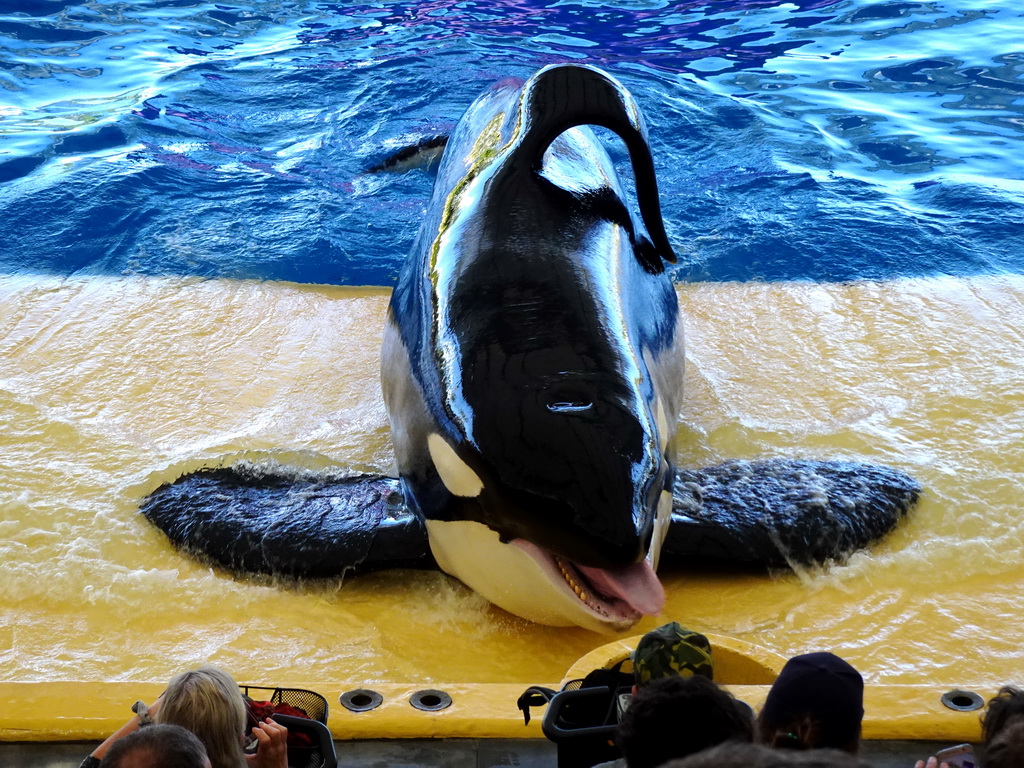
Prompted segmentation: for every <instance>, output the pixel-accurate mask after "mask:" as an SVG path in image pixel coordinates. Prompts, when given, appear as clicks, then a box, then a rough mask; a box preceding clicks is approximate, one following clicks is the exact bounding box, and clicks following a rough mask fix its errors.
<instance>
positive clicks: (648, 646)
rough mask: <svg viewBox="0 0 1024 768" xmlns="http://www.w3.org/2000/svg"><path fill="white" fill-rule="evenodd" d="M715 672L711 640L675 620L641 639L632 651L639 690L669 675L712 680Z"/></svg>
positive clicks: (634, 676)
mask: <svg viewBox="0 0 1024 768" xmlns="http://www.w3.org/2000/svg"><path fill="white" fill-rule="evenodd" d="M713 672H714V670H713V667H712V664H711V643H709V642H708V639H707V638H706V637H704V635H702V634H700V633H699V632H694V631H692V630H689V629H686V628H684V627H681V626H679V624H677V623H676V622H674V621H673V622H670V623H668V624H665V625H664V626H662V627H658V628H657V629H652V630H651V631H650V632H648V633H647V634H646V635H644V636H643V637H641V638H640V642H639V643H637V646H636V650H635V651H634V652H633V678H634V680H635V681H636V685H637V687H638V688H639V687H641V686H643V685H646V684H647V683H649V682H650V681H651V680H657V679H658V678H659V677H668V676H670V675H679V676H680V677H689V676H690V675H704V677H706V678H708V679H711V678H712V677H713Z"/></svg>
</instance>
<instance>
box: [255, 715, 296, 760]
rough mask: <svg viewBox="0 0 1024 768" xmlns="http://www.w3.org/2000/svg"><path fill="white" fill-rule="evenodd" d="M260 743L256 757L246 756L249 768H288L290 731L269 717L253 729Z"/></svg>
mask: <svg viewBox="0 0 1024 768" xmlns="http://www.w3.org/2000/svg"><path fill="white" fill-rule="evenodd" d="M252 735H253V736H254V737H255V738H256V741H258V742H259V745H258V746H257V748H256V754H255V755H246V756H245V760H246V762H247V763H249V768H288V729H287V728H285V727H284V726H283V725H281V724H280V723H275V722H274V721H273V720H271V719H270V718H269V717H268V718H267V719H266V720H264V721H263V722H262V723H259V724H258V725H254V726H253V728H252Z"/></svg>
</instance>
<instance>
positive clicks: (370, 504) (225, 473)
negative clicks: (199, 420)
mask: <svg viewBox="0 0 1024 768" xmlns="http://www.w3.org/2000/svg"><path fill="white" fill-rule="evenodd" d="M141 512H142V514H144V515H145V516H146V517H147V518H148V519H149V520H150V522H152V523H153V524H154V525H156V526H157V527H158V528H160V529H161V530H162V531H163V532H164V533H166V534H167V536H168V537H169V538H170V540H171V542H172V543H173V544H174V545H175V546H177V547H180V548H181V549H183V550H185V551H186V552H189V553H190V554H193V555H197V556H198V557H200V558H201V559H203V560H207V561H209V562H212V563H214V564H216V565H220V566H222V567H224V568H227V569H228V570H230V571H234V572H237V573H261V574H273V575H277V576H288V577H295V578H314V579H315V578H331V577H336V576H342V575H344V574H346V573H351V572H356V573H360V572H366V571H372V570H377V569H381V568H401V567H409V568H430V567H435V566H434V561H433V558H432V556H431V555H430V548H429V546H428V544H427V535H426V531H425V529H424V528H423V524H422V523H421V522H420V520H419V519H418V518H417V517H415V516H414V515H413V514H411V513H410V512H409V511H408V510H407V509H406V507H405V504H404V502H403V499H402V494H401V491H400V489H399V482H398V480H396V479H394V478H391V477H384V476H381V475H359V476H356V477H347V478H344V479H323V478H317V477H315V476H312V475H301V474H297V473H294V472H292V473H289V472H287V471H286V470H284V469H283V468H282V469H280V470H267V469H266V468H264V467H261V466H258V465H251V464H246V463H241V464H236V465H234V466H230V467H218V468H211V469H202V470H199V471H198V472H193V473H191V474H188V475H185V476H183V477H180V478H178V479H177V480H175V481H174V482H171V483H167V484H165V485H162V486H160V487H159V488H157V489H156V490H155V491H154V492H153V493H152V494H150V495H149V496H148V497H147V498H146V499H145V500H144V501H143V503H142V505H141Z"/></svg>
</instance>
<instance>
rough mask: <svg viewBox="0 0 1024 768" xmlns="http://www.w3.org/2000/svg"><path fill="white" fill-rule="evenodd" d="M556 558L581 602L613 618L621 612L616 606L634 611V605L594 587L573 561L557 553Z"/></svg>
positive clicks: (563, 574) (566, 581) (563, 575)
mask: <svg viewBox="0 0 1024 768" xmlns="http://www.w3.org/2000/svg"><path fill="white" fill-rule="evenodd" d="M554 560H555V564H556V565H557V566H558V570H559V571H561V572H562V578H564V579H565V583H566V584H568V585H569V588H570V589H571V590H572V591H573V592H575V593H576V597H578V598H579V599H580V602H582V603H583V604H584V605H585V606H587V608H589V609H590V610H592V611H594V612H595V613H599V614H601V615H602V616H605V617H607V618H612V617H613V616H614V615H617V614H619V613H621V611H617V610H616V608H623V607H624V608H625V609H626V610H627V611H629V612H633V608H632V606H630V605H629V604H628V603H626V602H624V601H622V600H620V599H618V598H617V597H614V596H607V595H602V594H601V593H600V592H598V591H597V590H596V589H594V587H593V585H592V584H590V582H588V581H587V579H586V577H585V576H583V574H581V573H580V572H579V570H578V569H577V568H576V566H574V565H573V564H572V563H571V562H569V561H567V560H563V559H562V558H560V557H558V556H557V555H555V556H554ZM588 587H589V591H588ZM638 615H639V614H638Z"/></svg>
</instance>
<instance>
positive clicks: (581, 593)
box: [511, 539, 665, 626]
mask: <svg viewBox="0 0 1024 768" xmlns="http://www.w3.org/2000/svg"><path fill="white" fill-rule="evenodd" d="M511 543H512V544H513V545H514V546H517V547H519V548H520V549H522V550H523V551H524V552H526V553H527V554H528V555H529V556H530V557H531V558H532V559H533V560H534V561H535V562H536V563H537V564H538V565H540V567H541V568H542V569H543V570H544V572H545V573H547V575H548V577H549V578H550V580H551V582H552V585H554V586H556V588H558V589H559V590H560V591H563V592H565V593H571V594H573V595H575V597H576V600H578V601H579V602H580V603H581V604H582V605H583V606H585V607H586V608H587V609H588V610H589V611H591V612H592V613H594V614H596V615H597V617H599V618H600V619H601V620H602V621H604V622H610V623H612V624H620V623H622V624H625V625H627V626H628V625H632V624H633V623H634V622H636V621H637V620H638V619H639V618H640V617H641V616H643V615H645V614H646V615H655V614H658V613H660V612H661V609H662V608H663V607H664V605H665V590H664V589H663V588H662V586H661V582H660V581H659V580H658V577H657V575H655V573H654V568H653V566H652V565H651V561H650V558H645V559H643V560H641V561H640V562H639V563H634V564H633V565H629V566H626V567H625V568H618V569H605V568H590V567H587V566H584V565H578V564H576V563H573V562H572V561H570V560H566V559H565V558H562V557H559V556H558V555H554V554H552V553H550V552H547V551H546V550H543V549H541V548H540V547H538V546H537V545H535V544H532V543H530V542H528V541H526V540H524V539H516V540H514V541H512V542H511Z"/></svg>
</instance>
